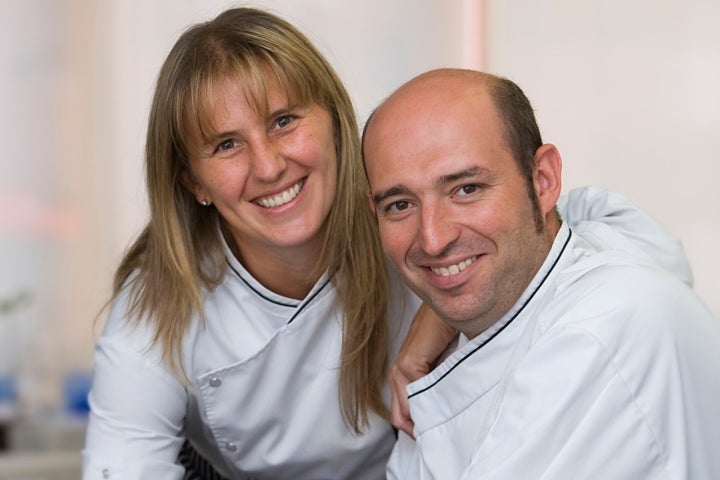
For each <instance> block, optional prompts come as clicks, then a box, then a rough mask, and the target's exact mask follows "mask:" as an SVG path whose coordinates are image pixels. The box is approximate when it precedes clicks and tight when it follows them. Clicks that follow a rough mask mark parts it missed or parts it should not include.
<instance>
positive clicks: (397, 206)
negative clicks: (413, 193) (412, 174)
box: [386, 200, 410, 212]
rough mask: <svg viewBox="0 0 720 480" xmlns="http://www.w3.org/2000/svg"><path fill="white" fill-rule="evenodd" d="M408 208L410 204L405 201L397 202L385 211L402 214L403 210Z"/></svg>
mask: <svg viewBox="0 0 720 480" xmlns="http://www.w3.org/2000/svg"><path fill="white" fill-rule="evenodd" d="M409 206H410V204H409V203H408V202H406V201H405V200H399V201H397V202H393V203H391V204H390V205H388V206H387V209H386V210H387V211H388V212H402V211H404V210H407V209H408V207H409Z"/></svg>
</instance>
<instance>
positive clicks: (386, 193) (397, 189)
mask: <svg viewBox="0 0 720 480" xmlns="http://www.w3.org/2000/svg"><path fill="white" fill-rule="evenodd" d="M407 192H408V189H407V188H405V187H403V186H402V185H395V186H393V187H390V188H387V189H385V190H380V191H379V192H377V193H376V194H374V195H373V202H375V205H378V204H380V203H381V202H383V201H385V200H386V199H388V198H390V197H394V196H395V195H402V194H404V193H407Z"/></svg>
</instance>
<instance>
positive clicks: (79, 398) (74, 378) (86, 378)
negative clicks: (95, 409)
mask: <svg viewBox="0 0 720 480" xmlns="http://www.w3.org/2000/svg"><path fill="white" fill-rule="evenodd" d="M91 385H92V375H91V374H90V373H87V372H72V373H69V374H67V375H66V376H65V379H64V381H63V400H64V403H65V411H66V412H67V413H70V414H75V415H81V416H87V414H88V413H89V412H90V406H89V405H88V393H90V386H91Z"/></svg>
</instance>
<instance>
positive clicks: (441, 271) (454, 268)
mask: <svg viewBox="0 0 720 480" xmlns="http://www.w3.org/2000/svg"><path fill="white" fill-rule="evenodd" d="M475 259H477V255H476V256H474V257H470V258H467V259H465V260H463V261H462V262H460V263H456V264H455V265H450V266H448V267H438V268H431V269H430V270H432V271H433V273H436V274H437V275H442V276H443V277H447V276H450V275H457V274H458V273H460V272H462V271H463V270H465V269H466V268H467V267H468V266H469V265H470V264H471V263H473V262H474V261H475Z"/></svg>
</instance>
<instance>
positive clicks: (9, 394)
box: [0, 375, 17, 404]
mask: <svg viewBox="0 0 720 480" xmlns="http://www.w3.org/2000/svg"><path fill="white" fill-rule="evenodd" d="M16 401H17V387H16V386H15V377H14V376H13V375H0V403H4V404H15V402H16Z"/></svg>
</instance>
